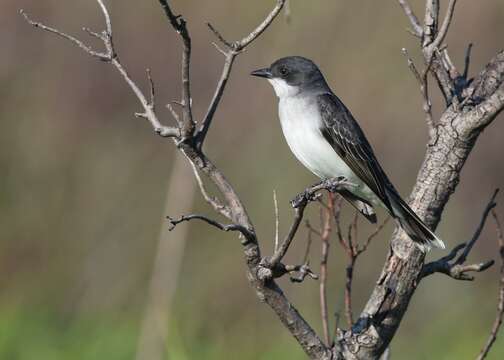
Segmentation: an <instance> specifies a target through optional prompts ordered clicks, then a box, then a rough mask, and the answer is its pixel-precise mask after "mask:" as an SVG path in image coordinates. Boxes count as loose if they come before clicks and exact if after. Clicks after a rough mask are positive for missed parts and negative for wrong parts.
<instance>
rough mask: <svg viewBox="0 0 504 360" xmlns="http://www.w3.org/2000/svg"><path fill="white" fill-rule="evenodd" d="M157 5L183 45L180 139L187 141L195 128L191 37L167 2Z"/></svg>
mask: <svg viewBox="0 0 504 360" xmlns="http://www.w3.org/2000/svg"><path fill="white" fill-rule="evenodd" d="M159 4H160V5H161V7H162V8H163V10H164V12H165V15H166V17H167V18H168V20H169V22H170V24H171V26H172V27H173V28H174V29H175V31H176V32H177V33H178V34H179V35H180V37H181V39H182V43H183V51H182V99H181V103H182V109H183V111H182V113H183V118H184V121H183V126H182V130H181V132H182V138H183V139H188V138H190V137H192V135H193V134H194V129H195V127H196V124H195V121H194V119H193V114H192V98H191V74H190V69H191V50H192V48H191V37H190V36H189V30H187V23H186V21H185V20H184V18H183V17H182V16H180V15H175V14H174V13H173V11H172V10H171V8H170V5H168V1H167V0H159Z"/></svg>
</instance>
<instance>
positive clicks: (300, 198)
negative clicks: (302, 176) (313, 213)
mask: <svg viewBox="0 0 504 360" xmlns="http://www.w3.org/2000/svg"><path fill="white" fill-rule="evenodd" d="M320 196H321V195H320V194H316V193H313V192H310V191H308V190H305V191H303V192H302V193H300V194H297V195H296V197H295V198H294V199H292V200H291V202H290V203H291V205H292V207H293V208H294V209H297V208H299V207H301V206H302V205H306V204H307V203H309V202H310V201H315V200H317V199H318V198H319V197H320Z"/></svg>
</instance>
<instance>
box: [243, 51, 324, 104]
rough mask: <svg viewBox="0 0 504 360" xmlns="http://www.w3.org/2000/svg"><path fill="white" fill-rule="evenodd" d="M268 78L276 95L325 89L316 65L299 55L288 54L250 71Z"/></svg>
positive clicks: (283, 95) (291, 94)
mask: <svg viewBox="0 0 504 360" xmlns="http://www.w3.org/2000/svg"><path fill="white" fill-rule="evenodd" d="M251 75H253V76H259V77H263V78H266V79H268V80H269V81H270V82H271V84H272V85H273V88H274V89H275V92H276V94H277V95H278V97H285V96H293V95H296V94H299V93H300V92H302V91H306V90H317V89H319V88H321V89H324V90H325V89H326V88H327V84H326V82H325V80H324V76H323V75H322V73H321V72H320V70H319V69H318V67H317V65H315V63H314V62H313V61H311V60H310V59H307V58H304V57H301V56H288V57H284V58H281V59H279V60H277V61H275V62H274V63H273V64H272V65H271V66H270V67H269V68H265V69H259V70H256V71H253V72H252V73H251Z"/></svg>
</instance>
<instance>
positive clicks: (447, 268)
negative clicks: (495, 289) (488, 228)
mask: <svg viewBox="0 0 504 360" xmlns="http://www.w3.org/2000/svg"><path fill="white" fill-rule="evenodd" d="M498 192H499V189H497V190H495V191H494V193H493V195H492V197H491V198H490V201H489V202H488V204H487V206H486V208H485V210H484V211H483V215H482V217H481V220H480V223H479V225H478V227H477V228H476V231H475V232H474V235H473V236H472V238H471V240H470V241H469V242H468V243H462V244H459V245H458V246H456V247H455V248H454V249H453V250H452V251H451V252H450V254H448V255H447V256H444V257H442V258H441V259H439V260H437V261H433V262H430V263H428V264H425V265H424V267H423V269H422V272H421V274H420V278H424V277H426V276H429V275H432V274H434V273H436V272H438V273H442V274H445V275H448V276H450V277H452V278H454V279H456V280H474V277H473V276H472V275H469V273H471V272H481V271H485V270H486V269H488V268H489V267H491V266H492V265H493V264H494V263H495V262H494V261H493V260H488V261H485V262H482V263H478V264H465V262H466V260H467V256H468V255H469V253H470V252H471V250H472V248H473V246H474V244H475V243H476V241H478V239H479V238H480V235H481V232H482V231H483V228H484V227H485V222H486V219H487V218H488V215H489V214H490V211H491V210H492V209H493V208H494V207H495V206H496V205H497V204H496V202H495V198H496V197H497V194H498ZM459 252H461V254H460V255H459V256H458V257H457V255H458V253H459Z"/></svg>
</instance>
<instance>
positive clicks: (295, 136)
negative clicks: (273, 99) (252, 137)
mask: <svg viewBox="0 0 504 360" xmlns="http://www.w3.org/2000/svg"><path fill="white" fill-rule="evenodd" d="M279 117H280V123H281V125H282V130H283V133H284V136H285V139H286V140H287V143H288V144H289V147H290V149H291V150H292V152H293V153H294V155H295V156H296V158H297V159H298V160H299V161H300V162H301V163H302V164H303V165H304V166H306V167H307V168H308V169H309V170H310V171H311V172H313V173H314V174H315V175H317V176H318V177H320V178H322V179H325V178H330V177H338V176H345V177H346V178H347V179H348V180H349V181H355V180H356V176H355V174H354V172H353V171H352V170H351V169H350V168H349V167H348V165H346V163H345V162H344V161H343V160H342V159H341V158H340V157H339V155H338V154H337V153H336V152H335V151H334V149H333V148H332V146H331V145H330V144H329V143H328V142H327V141H326V140H325V139H324V137H323V135H322V133H321V131H320V128H321V125H322V119H321V117H320V113H319V110H318V105H317V103H316V99H315V98H313V97H303V96H293V97H281V98H280V103H279Z"/></svg>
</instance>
